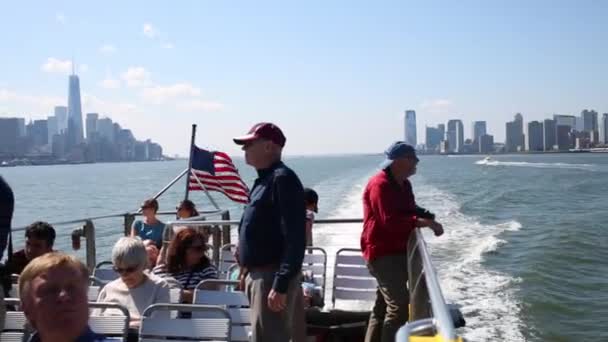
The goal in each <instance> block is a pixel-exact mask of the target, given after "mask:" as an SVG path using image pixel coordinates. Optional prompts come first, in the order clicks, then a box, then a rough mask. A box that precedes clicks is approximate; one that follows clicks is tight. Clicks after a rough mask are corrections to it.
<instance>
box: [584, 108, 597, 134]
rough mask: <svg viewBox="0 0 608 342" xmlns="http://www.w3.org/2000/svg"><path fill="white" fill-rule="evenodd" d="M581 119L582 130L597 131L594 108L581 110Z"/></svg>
mask: <svg viewBox="0 0 608 342" xmlns="http://www.w3.org/2000/svg"><path fill="white" fill-rule="evenodd" d="M581 119H582V120H583V131H585V132H593V131H597V112H596V111H594V110H587V109H585V110H583V111H582V112H581Z"/></svg>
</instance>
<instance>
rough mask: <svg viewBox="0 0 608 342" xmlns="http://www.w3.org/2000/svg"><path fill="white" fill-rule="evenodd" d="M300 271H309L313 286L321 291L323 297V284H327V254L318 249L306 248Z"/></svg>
mask: <svg viewBox="0 0 608 342" xmlns="http://www.w3.org/2000/svg"><path fill="white" fill-rule="evenodd" d="M304 253H305V254H304V261H303V263H302V271H311V272H312V274H313V277H314V281H315V284H316V285H317V287H319V288H320V289H321V294H322V296H323V297H325V284H326V282H327V279H326V278H327V252H325V250H324V249H323V248H319V247H307V248H306V252H304Z"/></svg>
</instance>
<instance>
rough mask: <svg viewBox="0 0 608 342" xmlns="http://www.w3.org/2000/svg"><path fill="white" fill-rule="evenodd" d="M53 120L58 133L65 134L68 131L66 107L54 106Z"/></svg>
mask: <svg viewBox="0 0 608 342" xmlns="http://www.w3.org/2000/svg"><path fill="white" fill-rule="evenodd" d="M55 118H56V120H57V130H58V133H66V132H67V130H68V107H66V106H55Z"/></svg>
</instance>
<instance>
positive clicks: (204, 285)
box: [193, 279, 249, 307]
mask: <svg viewBox="0 0 608 342" xmlns="http://www.w3.org/2000/svg"><path fill="white" fill-rule="evenodd" d="M236 285H238V281H231V280H220V279H206V280H203V281H201V282H200V283H199V284H198V285H197V286H196V289H195V290H194V301H193V303H194V304H204V305H220V306H225V307H249V299H248V298H247V296H246V295H245V293H244V292H243V291H225V289H226V288H227V287H231V286H236Z"/></svg>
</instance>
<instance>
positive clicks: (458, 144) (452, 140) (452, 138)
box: [446, 120, 464, 153]
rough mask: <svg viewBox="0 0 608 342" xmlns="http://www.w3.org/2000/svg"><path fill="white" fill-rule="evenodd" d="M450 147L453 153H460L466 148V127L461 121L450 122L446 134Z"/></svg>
mask: <svg viewBox="0 0 608 342" xmlns="http://www.w3.org/2000/svg"><path fill="white" fill-rule="evenodd" d="M446 139H447V141H448V147H449V149H450V152H452V153H460V152H462V149H463V147H464V126H463V125H462V121H460V120H450V121H448V131H447V132H446Z"/></svg>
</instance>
